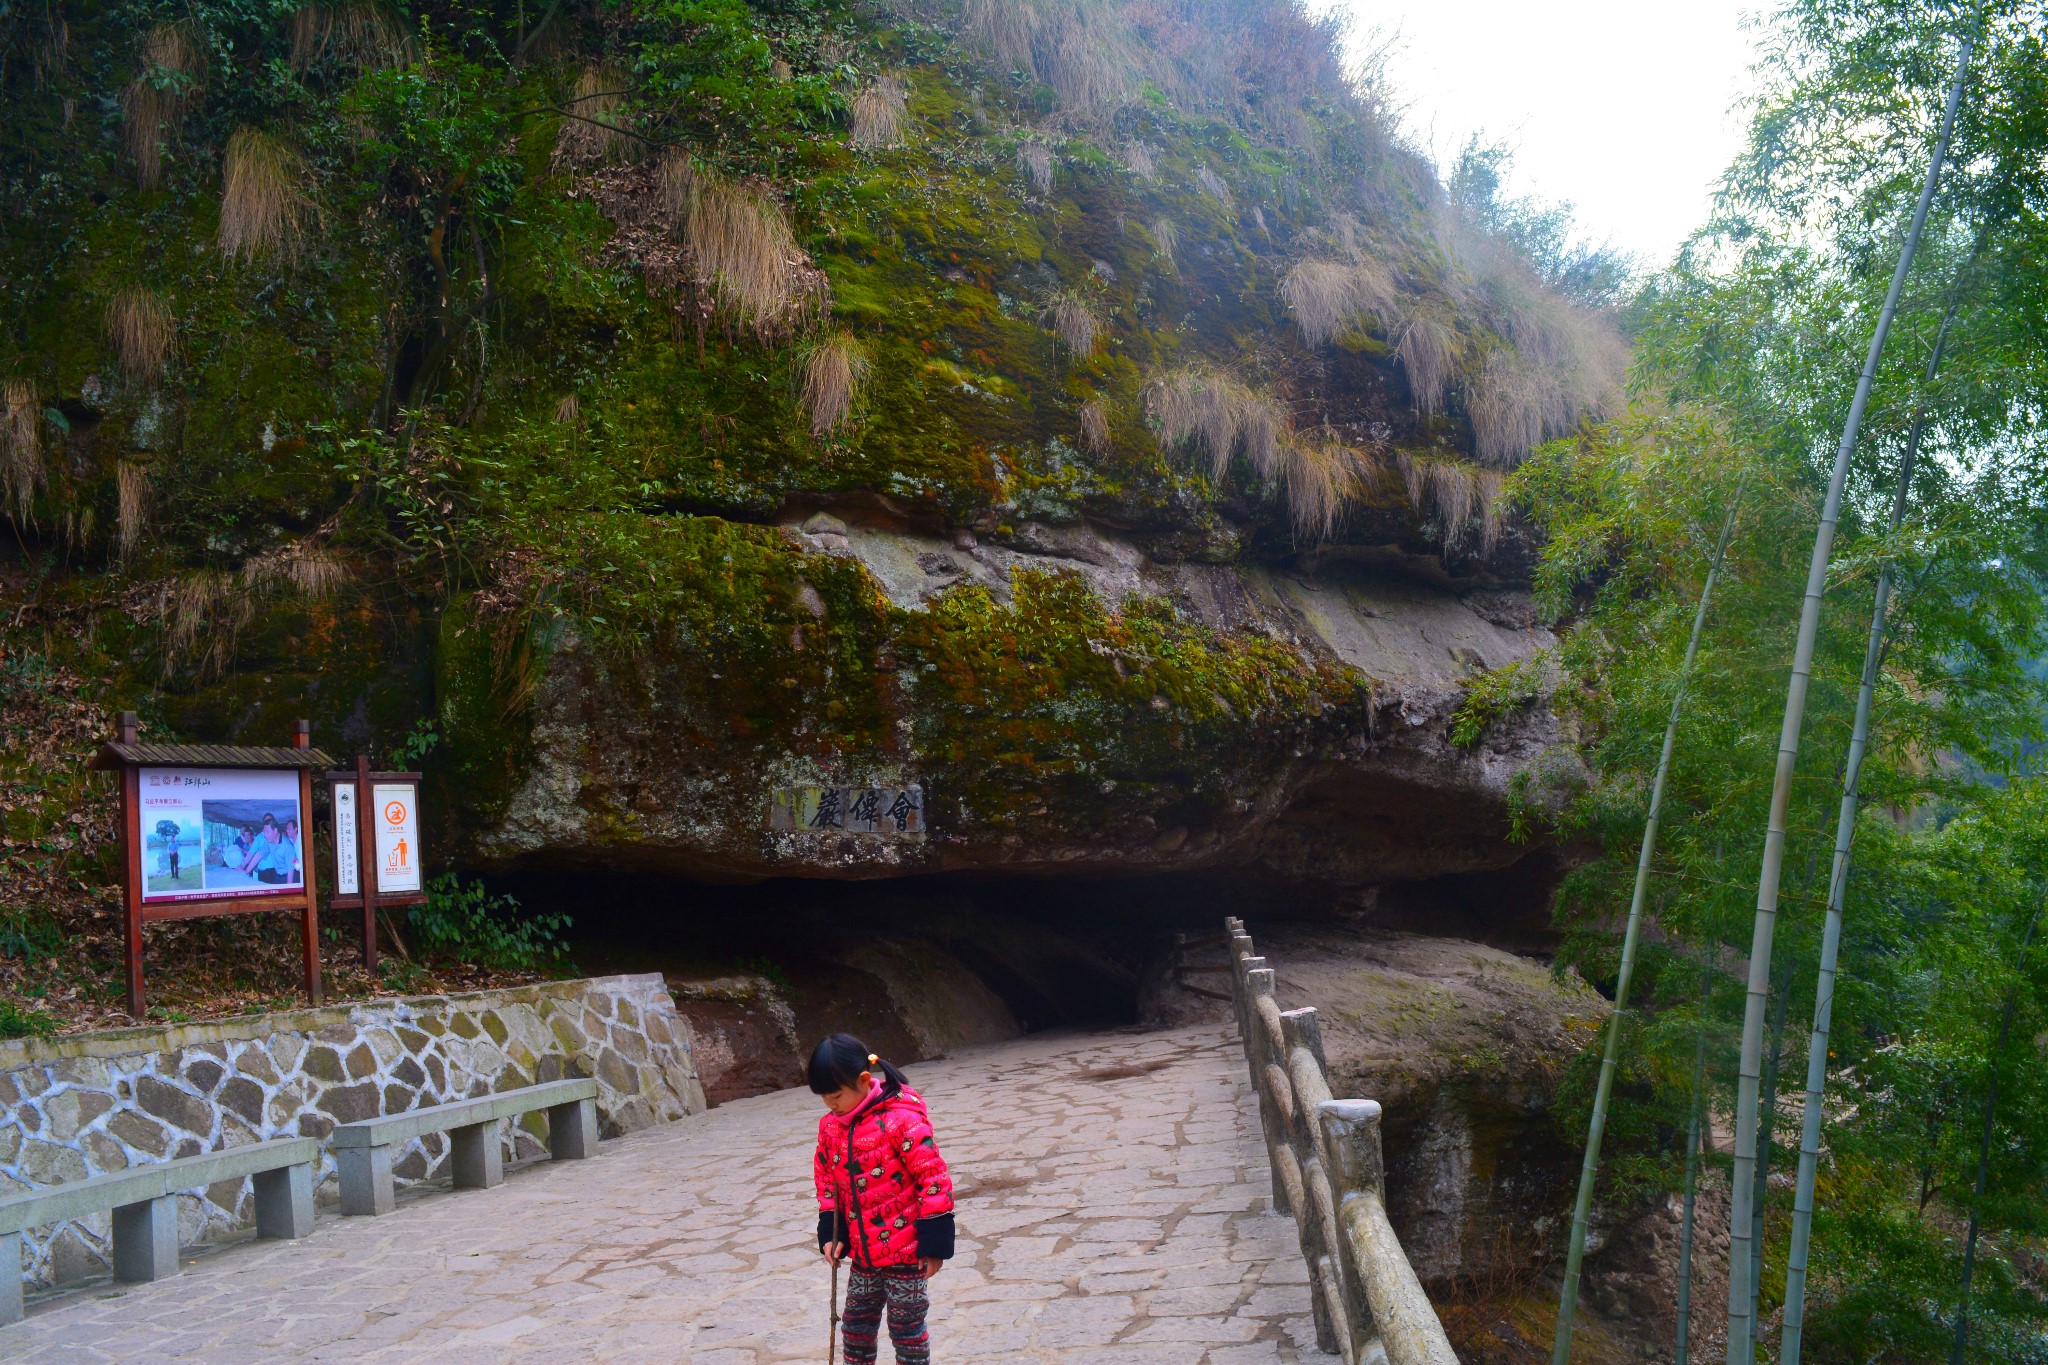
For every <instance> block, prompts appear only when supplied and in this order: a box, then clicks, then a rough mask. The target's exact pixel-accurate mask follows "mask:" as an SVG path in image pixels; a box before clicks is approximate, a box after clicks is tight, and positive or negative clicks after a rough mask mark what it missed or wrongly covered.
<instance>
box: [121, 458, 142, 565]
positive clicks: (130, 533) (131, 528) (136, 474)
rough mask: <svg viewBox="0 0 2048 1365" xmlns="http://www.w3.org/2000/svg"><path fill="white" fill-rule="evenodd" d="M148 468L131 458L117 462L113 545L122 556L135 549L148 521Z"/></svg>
mask: <svg viewBox="0 0 2048 1365" xmlns="http://www.w3.org/2000/svg"><path fill="white" fill-rule="evenodd" d="M149 506H150V489H149V471H148V470H146V469H144V468H143V467H142V466H141V465H139V464H136V463H135V462H134V461H132V460H122V461H119V462H118V463H117V464H115V466H114V549H115V551H116V553H118V554H119V555H120V557H121V559H122V560H124V561H125V560H127V558H128V557H129V556H130V555H132V554H134V553H135V547H136V546H138V545H140V544H141V543H142V533H143V531H144V530H145V529H146V528H147V527H148V525H149Z"/></svg>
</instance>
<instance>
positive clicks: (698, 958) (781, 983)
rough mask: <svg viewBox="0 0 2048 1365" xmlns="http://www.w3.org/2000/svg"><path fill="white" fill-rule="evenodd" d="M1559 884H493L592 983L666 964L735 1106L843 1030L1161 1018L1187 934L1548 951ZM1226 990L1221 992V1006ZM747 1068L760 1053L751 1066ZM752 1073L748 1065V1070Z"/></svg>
mask: <svg viewBox="0 0 2048 1365" xmlns="http://www.w3.org/2000/svg"><path fill="white" fill-rule="evenodd" d="M1558 875H1559V866H1558V863H1557V860H1556V859H1555V858H1554V857H1553V856H1552V855H1550V854H1549V853H1547V852H1537V853H1531V854H1529V855H1527V856H1525V857H1523V858H1522V859H1521V860H1520V861H1518V862H1517V863H1515V864H1513V865H1512V866H1509V867H1507V868H1504V869H1500V870H1496V871H1490V872H1473V873H1461V874H1457V875H1453V876H1447V877H1437V878H1431V879H1426V880H1416V881H1397V882H1390V883H1387V884H1385V885H1380V886H1366V887H1356V886H1350V887H1347V886H1331V885H1320V886H1319V885H1303V884H1298V883H1290V882H1287V881H1284V880H1280V879H1276V878H1273V877H1271V876H1269V875H1265V874H1262V873H1261V872H1259V871H1257V870H1255V869H1244V868H1214V869H1205V870H1200V871H1175V872H1162V873H1159V874H1156V875H1149V876H1134V875H1119V876H1094V877H1082V876H1071V875H1067V876H1058V875H1043V874H1039V875H1031V874H1008V875H1003V874H991V873H945V874H927V875H920V876H905V877H893V878H878V879H867V880H827V879H818V878H779V879H773V880H768V881H760V882H753V883H748V884H721V883H715V882H707V881H704V880H701V879H693V878H689V877H684V876H679V875H675V874H673V873H671V872H666V871H662V870H659V869H655V868H646V869H632V870H627V869H621V868H616V867H614V868H607V869H595V868H589V867H576V866H568V867H551V868H526V869H520V870H516V871H512V872H507V873H504V874H501V875H499V876H495V877H493V878H491V879H490V880H491V882H492V883H493V884H494V886H495V888H496V889H499V890H502V891H505V892H508V893H510V894H511V895H513V896H515V897H516V898H517V899H518V900H519V902H520V903H521V904H522V906H524V907H525V908H527V909H528V910H530V911H542V912H561V913H566V914H567V915H569V916H570V919H571V924H570V927H569V929H568V931H567V940H568V944H569V950H570V956H571V958H572V959H573V961H574V964H575V967H576V969H577V970H578V971H579V972H582V973H586V974H607V973H612V972H660V973H661V974H662V975H663V976H664V977H665V978H666V979H667V980H668V981H669V983H670V987H671V990H672V991H673V992H674V993H675V994H676V996H677V999H678V1002H679V1004H680V1005H681V1006H682V1008H683V1010H684V1013H685V1014H687V1015H690V1016H691V1017H692V1018H693V1021H694V1022H695V1023H696V1025H697V1027H698V1029H699V1031H700V1033H702V1032H705V1031H706V1030H711V1031H713V1032H718V1031H721V1030H722V1031H723V1032H724V1033H725V1034H728V1035H730V1036H729V1037H727V1038H726V1040H725V1042H724V1043H723V1044H720V1045H717V1046H714V1048H713V1051H719V1050H720V1048H722V1049H723V1051H725V1052H730V1053H731V1054H732V1056H731V1058H729V1059H728V1060H727V1065H728V1066H729V1068H731V1069H733V1070H734V1071H735V1076H734V1078H733V1079H732V1080H730V1082H729V1083H721V1084H719V1085H717V1086H714V1089H720V1090H723V1091H724V1092H725V1094H726V1096H727V1097H729V1096H731V1095H734V1094H742V1093H756V1092H758V1091H759V1090H761V1089H767V1088H773V1084H771V1082H773V1083H775V1084H792V1083H794V1073H793V1068H794V1067H795V1065H796V1059H797V1054H798V1053H800V1052H807V1051H808V1048H809V1046H810V1044H811V1042H812V1041H814V1040H815V1039H816V1038H817V1037H820V1036H822V1035H823V1034H825V1033H828V1032H832V1031H835V1030H840V1029H844V1030H846V1031H848V1032H852V1033H855V1034H857V1035H859V1036H860V1037H862V1038H864V1039H867V1040H868V1041H869V1042H870V1043H871V1044H872V1045H874V1046H876V1047H877V1048H878V1049H882V1050H886V1051H888V1052H889V1053H891V1055H893V1056H895V1057H899V1058H904V1059H908V1060H917V1059H922V1058H924V1057H930V1056H935V1055H939V1054H942V1053H944V1052H946V1051H948V1050H949V1049H951V1048H953V1047H958V1046H967V1045H972V1044H974V1043H978V1042H988V1041H996V1040H998V1039H1000V1038H1003V1037H1014V1036H1017V1035H1019V1034H1023V1033H1034V1032H1038V1031H1041V1030H1045V1029H1055V1028H1082V1029H1111V1028H1124V1027H1134V1026H1147V1025H1153V1024H1157V1023H1158V1022H1159V1021H1160V1020H1159V1003H1160V1000H1161V997H1162V994H1170V993H1171V992H1172V991H1177V990H1181V989H1183V987H1182V986H1181V985H1180V984H1178V983H1175V982H1174V979H1173V970H1172V966H1173V953H1174V943H1175V936H1176V934H1185V935H1187V936H1188V938H1189V939H1190V940H1191V941H1192V942H1193V943H1195V944H1196V945H1198V951H1197V954H1196V956H1197V958H1198V960H1199V961H1200V962H1201V963H1203V964H1206V965H1207V966H1208V967H1209V968H1210V970H1209V971H1208V972H1207V974H1204V973H1203V972H1202V971H1200V970H1197V971H1196V972H1194V973H1191V974H1189V975H1188V976H1187V977H1185V978H1184V980H1185V983H1186V985H1187V986H1191V987H1193V988H1194V992H1193V993H1194V994H1196V995H1200V994H1201V993H1202V992H1204V991H1218V992H1220V991H1225V990H1227V988H1228V980H1227V977H1225V976H1224V975H1222V974H1221V973H1220V972H1217V971H1215V970H1214V968H1215V966H1216V965H1218V964H1220V963H1221V962H1222V961H1223V958H1222V956H1221V938H1220V936H1221V930H1222V921H1223V918H1224V916H1226V915H1233V914H1234V915H1240V916H1243V917H1244V918H1245V919H1246V921H1247V922H1248V923H1249V924H1251V925H1253V926H1254V928H1255V930H1256V928H1257V927H1258V926H1261V925H1264V926H1269V927H1275V928H1277V927H1279V926H1281V925H1298V926H1303V927H1313V928H1321V929H1329V930H1334V931H1336V932H1338V933H1347V932H1355V933H1356V934H1358V935H1359V936H1361V937H1363V936H1367V935H1372V934H1385V933H1413V934H1422V935H1427V936H1432V937H1443V938H1458V939H1468V940H1472V941H1475V942H1481V943H1486V944H1489V945H1490V946H1493V947H1498V948H1503V949H1506V950H1508V951H1512V952H1515V953H1519V954H1522V955H1524V956H1538V957H1541V956H1546V955H1547V953H1548V950H1549V948H1550V946H1551V936H1550V934H1549V931H1548V927H1547V920H1548V907H1549V902H1550V898H1551V894H1552V892H1553V890H1554V888H1555V886H1556V883H1557V879H1558ZM1210 998H1213V997H1210ZM750 1058H751V1060H750ZM740 1073H745V1074H744V1075H742V1074H740Z"/></svg>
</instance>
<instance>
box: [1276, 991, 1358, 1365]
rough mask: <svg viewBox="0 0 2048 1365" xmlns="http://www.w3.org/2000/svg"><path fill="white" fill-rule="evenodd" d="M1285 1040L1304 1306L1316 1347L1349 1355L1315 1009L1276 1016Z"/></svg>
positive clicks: (1326, 1086)
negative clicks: (1321, 1125)
mask: <svg viewBox="0 0 2048 1365" xmlns="http://www.w3.org/2000/svg"><path fill="white" fill-rule="evenodd" d="M1280 1027H1281V1033H1282V1036H1283V1037H1284V1039H1285V1040H1286V1044H1287V1059H1286V1066H1285V1068H1284V1069H1285V1071H1286V1073H1287V1080H1288V1085H1289V1088H1290V1089H1292V1090H1293V1092H1294V1111H1293V1113H1292V1114H1291V1115H1289V1118H1290V1119H1291V1122H1290V1123H1289V1124H1288V1145H1289V1146H1290V1147H1292V1148H1293V1150H1294V1157H1295V1161H1296V1162H1297V1163H1298V1164H1299V1166H1300V1167H1301V1187H1302V1194H1303V1199H1302V1201H1301V1203H1299V1204H1298V1205H1296V1207H1295V1210H1294V1224H1295V1229H1296V1231H1297V1232H1298V1233H1299V1235H1300V1237H1301V1255H1302V1259H1303V1260H1305V1261H1307V1262H1308V1278H1309V1307H1310V1310H1311V1312H1312V1313H1313V1314H1314V1316H1315V1324H1316V1345H1317V1346H1318V1347H1319V1348H1321V1349H1322V1350H1323V1351H1326V1352H1339V1351H1341V1352H1342V1353H1343V1354H1344V1355H1345V1357H1346V1358H1347V1359H1348V1358H1350V1356H1351V1349H1350V1348H1351V1346H1352V1342H1351V1329H1350V1325H1349V1324H1350V1314H1348V1313H1346V1312H1345V1311H1344V1274H1343V1269H1342V1267H1341V1266H1340V1265H1339V1264H1338V1261H1339V1258H1340V1256H1341V1254H1342V1253H1341V1251H1340V1247H1339V1238H1338V1234H1337V1201H1336V1197H1335V1195H1334V1194H1333V1193H1332V1192H1331V1189H1330V1180H1329V1176H1328V1174H1327V1171H1326V1166H1325V1162H1324V1160H1323V1154H1322V1145H1323V1143H1322V1134H1321V1133H1320V1132H1319V1131H1318V1125H1317V1122H1316V1105H1317V1104H1318V1103H1319V1102H1320V1101H1322V1100H1326V1099H1328V1098H1329V1097H1330V1082H1329V1068H1328V1065H1327V1063H1325V1061H1324V1060H1323V1031H1322V1026H1321V1024H1319V1023H1318V1022H1317V1019H1316V1012H1315V1010H1314V1009H1312V1008H1310V1009H1298V1010H1287V1011H1285V1012H1283V1013H1282V1014H1281V1016H1280Z"/></svg>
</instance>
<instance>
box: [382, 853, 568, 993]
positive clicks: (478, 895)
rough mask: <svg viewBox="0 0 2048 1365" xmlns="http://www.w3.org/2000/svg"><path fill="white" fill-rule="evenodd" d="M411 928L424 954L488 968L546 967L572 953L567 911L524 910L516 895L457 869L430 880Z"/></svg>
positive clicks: (524, 969) (533, 969)
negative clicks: (493, 889)
mask: <svg viewBox="0 0 2048 1365" xmlns="http://www.w3.org/2000/svg"><path fill="white" fill-rule="evenodd" d="M408 927H409V928H410V929H411V931H412V935H413V943H414V944H415V945H416V946H417V948H418V949H419V951H420V952H421V953H422V954H424V955H426V956H428V957H432V958H440V959H443V960H447V961H451V962H461V963H465V964H467V965H469V966H472V967H482V968H485V969H486V970H489V971H499V972H537V971H545V970H548V969H550V968H553V967H557V966H562V965H566V960H567V957H568V951H569V950H568V945H567V944H566V943H564V942H563V941H562V931H563V930H564V929H567V928H568V927H569V917H568V916H567V915H561V914H555V915H527V914H522V913H521V912H520V909H519V902H518V901H516V900H514V899H513V898H512V897H510V896H493V895H492V894H491V893H490V892H489V891H488V890H486V889H485V888H484V885H483V883H481V882H465V881H463V880H462V878H460V877H458V876H456V875H454V874H453V873H450V874H448V875H446V876H442V877H436V878H434V880H433V881H431V882H429V883H428V884H427V902H426V904H425V905H421V906H417V907H415V908H414V909H413V911H412V914H411V916H410V917H409V925H408Z"/></svg>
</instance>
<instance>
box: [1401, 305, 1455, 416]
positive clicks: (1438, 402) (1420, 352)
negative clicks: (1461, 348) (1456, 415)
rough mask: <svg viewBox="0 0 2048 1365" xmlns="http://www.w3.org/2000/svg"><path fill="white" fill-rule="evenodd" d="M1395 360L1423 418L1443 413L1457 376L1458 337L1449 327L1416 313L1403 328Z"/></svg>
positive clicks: (1429, 315) (1432, 318) (1433, 317)
mask: <svg viewBox="0 0 2048 1365" xmlns="http://www.w3.org/2000/svg"><path fill="white" fill-rule="evenodd" d="M1394 359H1395V360H1396V361H1398V362H1399V363H1400V366H1401V370H1402V372H1403V373H1404V374H1406V375H1407V376H1408V393H1409V396H1410V397H1411V398H1412V399H1414V402H1415V410H1416V411H1417V412H1419V413H1421V414H1422V415H1423V416H1424V417H1432V416H1435V415H1436V414H1437V413H1438V412H1440V411H1442V410H1443V405H1444V395H1445V394H1446V393H1447V392H1448V391H1449V390H1450V387H1451V380H1452V379H1453V378H1454V377H1455V376H1456V375H1457V373H1458V334H1457V333H1456V332H1454V331H1453V330H1451V326H1450V324H1449V323H1447V322H1444V321H1442V320H1441V319H1439V318H1437V317H1435V316H1433V315H1431V314H1428V313H1417V314H1415V315H1414V316H1412V317H1410V318H1409V319H1408V321H1407V322H1406V323H1404V324H1403V325H1402V327H1401V335H1400V337H1399V338H1398V339H1397V340H1396V341H1395V342H1394Z"/></svg>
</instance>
